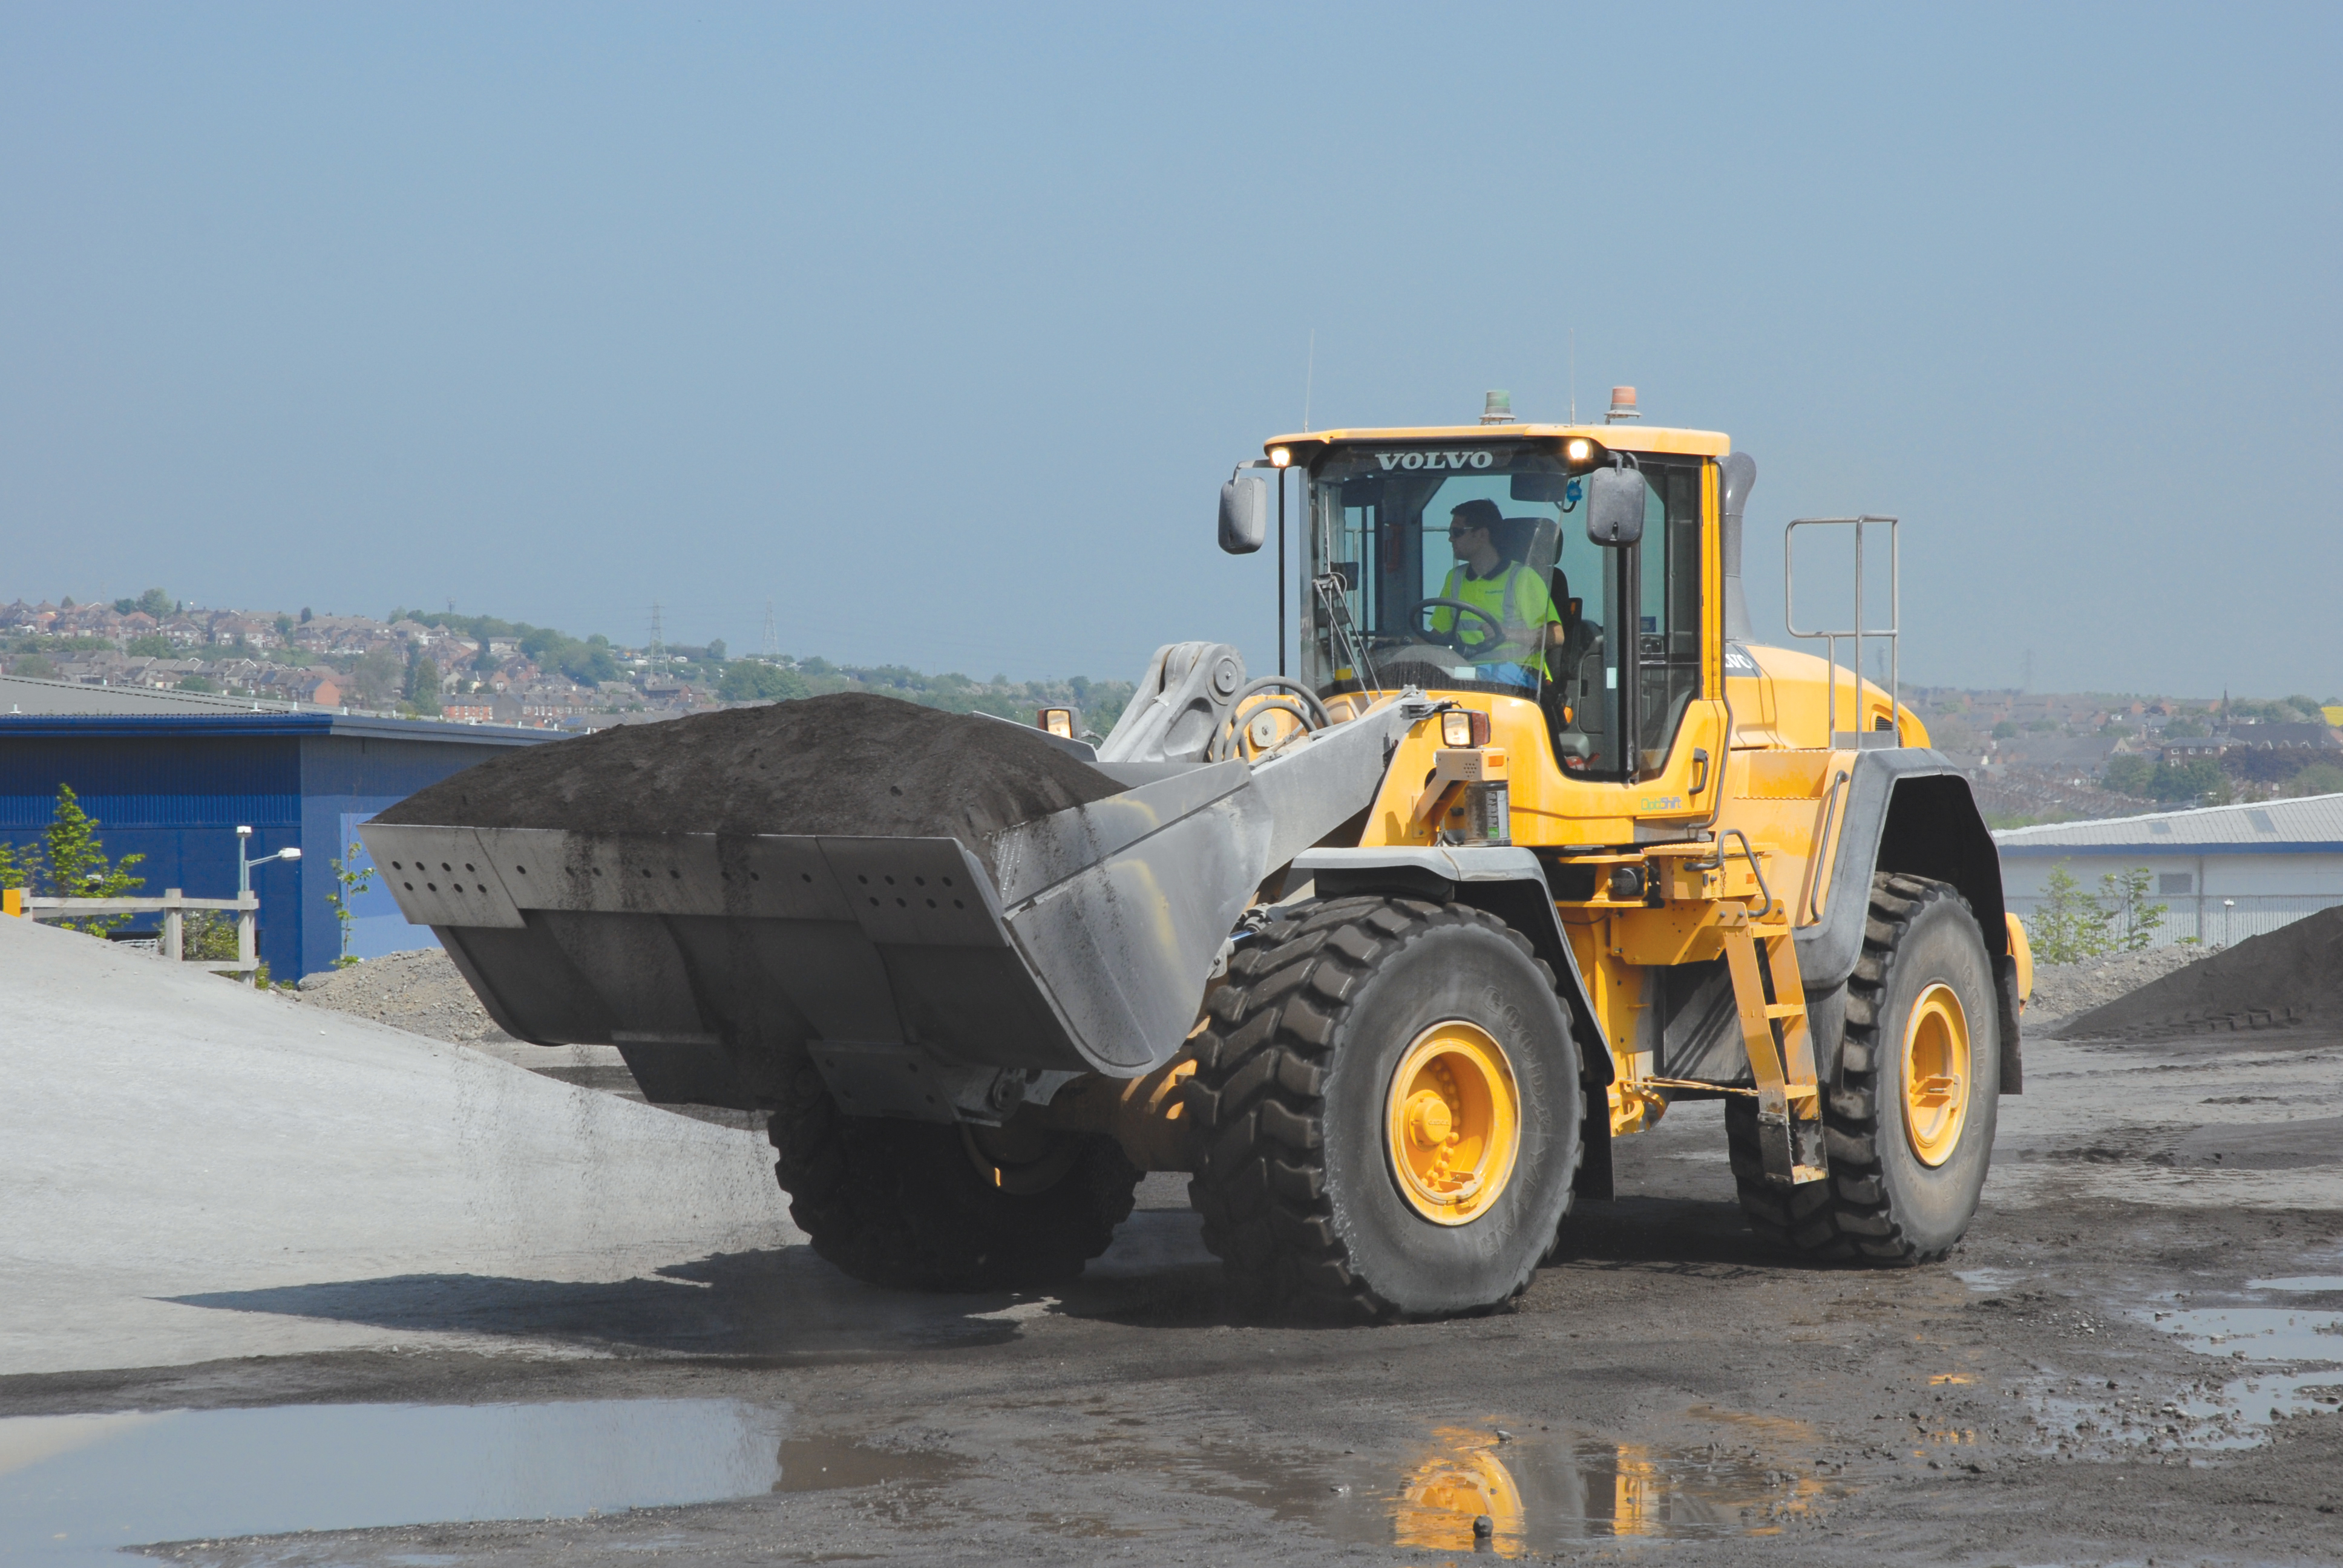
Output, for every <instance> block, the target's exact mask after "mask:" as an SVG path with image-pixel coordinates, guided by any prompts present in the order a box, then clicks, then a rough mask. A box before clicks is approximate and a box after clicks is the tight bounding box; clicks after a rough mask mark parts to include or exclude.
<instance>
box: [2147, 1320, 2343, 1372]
mask: <svg viewBox="0 0 2343 1568" xmlns="http://www.w3.org/2000/svg"><path fill="white" fill-rule="evenodd" d="M2141 1315H2143V1316H2145V1317H2147V1320H2148V1322H2152V1323H2154V1324H2155V1325H2156V1326H2157V1328H2159V1329H2162V1330H2163V1331H2164V1332H2167V1333H2169V1334H2177V1335H2178V1336H2179V1337H2180V1338H2181V1339H2182V1341H2184V1342H2186V1343H2187V1346H2188V1348H2189V1349H2190V1350H2192V1351H2195V1352H2197V1353H2198V1354H2199V1355H2208V1356H2227V1357H2229V1358H2231V1359H2232V1360H2236V1361H2249V1362H2343V1337H2338V1336H2343V1312H2300V1311H2290V1310H2288V1308H2285V1307H2187V1308H2180V1309H2176V1310H2173V1311H2167V1312H2152V1313H2143V1314H2141Z"/></svg>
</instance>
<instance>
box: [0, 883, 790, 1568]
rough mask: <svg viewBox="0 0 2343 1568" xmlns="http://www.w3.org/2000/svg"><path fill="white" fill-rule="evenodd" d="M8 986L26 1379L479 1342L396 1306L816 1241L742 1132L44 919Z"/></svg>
mask: <svg viewBox="0 0 2343 1568" xmlns="http://www.w3.org/2000/svg"><path fill="white" fill-rule="evenodd" d="M0 994H5V996H6V997H7V999H8V1002H7V1021H6V1024H5V1027H0V1086H5V1087H0V1376H6V1375H9V1374H12V1373H23V1372H56V1371H64V1370H67V1369H77V1368H96V1367H135V1366H164V1365H172V1364H180V1363H185V1362H200V1361H209V1360H213V1359H216V1358H219V1357H224V1356H245V1355H256V1354H275V1353H286V1352H309V1351H324V1350H341V1349H347V1348H353V1347H358V1346H369V1347H371V1346H380V1345H384V1344H387V1343H407V1344H412V1343H415V1342H418V1341H423V1342H439V1343H442V1344H459V1345H467V1346H469V1345H472V1344H474V1343H476V1341H475V1340H474V1339H473V1338H472V1337H471V1335H470V1334H469V1333H468V1332H458V1330H456V1329H455V1328H454V1327H453V1320H452V1319H451V1320H450V1326H449V1327H448V1328H447V1329H446V1330H429V1331H417V1329H415V1328H412V1327H407V1328H402V1329H399V1330H397V1331H393V1330H391V1329H389V1328H387V1327H384V1326H381V1325H382V1324H383V1323H384V1322H386V1321H387V1318H386V1316H385V1307H384V1303H385V1302H388V1301H390V1300H391V1299H392V1298H394V1297H397V1298H398V1299H400V1300H404V1299H406V1297H407V1296H412V1295H413V1294H414V1293H415V1292H417V1290H421V1291H424V1292H426V1293H429V1292H431V1291H438V1292H441V1293H443V1294H449V1295H451V1296H460V1295H462V1294H463V1293H464V1292H472V1293H473V1294H476V1295H477V1294H478V1293H480V1292H488V1294H489V1295H491V1296H494V1295H496V1294H497V1293H498V1292H508V1293H509V1292H540V1293H542V1292H548V1291H551V1290H557V1289H558V1288H559V1287H561V1286H562V1285H563V1283H564V1282H578V1283H587V1282H592V1283H594V1284H595V1285H597V1286H599V1285H600V1284H602V1283H603V1282H618V1281H627V1280H635V1279H639V1278H641V1277H642V1276H644V1275H645V1274H647V1273H649V1272H651V1271H656V1270H659V1269H662V1268H669V1267H673V1266H676V1265H679V1264H688V1263H690V1262H692V1261H696V1260H700V1259H705V1258H707V1257H709V1255H711V1254H715V1253H726V1252H731V1253H738V1252H744V1251H755V1250H759V1249H764V1248H770V1247H774V1246H778V1245H781V1244H783V1243H786V1242H791V1241H801V1240H802V1239H803V1238H802V1237H801V1236H800V1235H799V1233H798V1232H797V1231H795V1230H794V1229H793V1228H792V1227H791V1226H790V1225H789V1221H788V1218H787V1214H786V1211H785V1209H784V1207H783V1204H782V1201H781V1197H780V1194H779V1192H777V1191H775V1190H774V1187H773V1178H772V1171H771V1167H770V1164H769V1161H770V1159H771V1154H770V1151H769V1150H767V1149H766V1147H765V1145H764V1142H763V1141H762V1140H761V1139H759V1138H758V1137H756V1136H754V1135H753V1134H751V1133H748V1132H745V1131H741V1130H739V1129H737V1128H734V1129H727V1128H719V1127H713V1126H709V1125H708V1124H706V1123H704V1122H700V1121H692V1120H690V1119H689V1118H686V1117H681V1116H671V1115H669V1114H668V1113H666V1112H665V1111H658V1110H654V1109H653V1108H651V1107H649V1106H647V1105H641V1104H637V1103H634V1102H631V1101H626V1100H622V1099H619V1098H618V1096H616V1095H611V1094H603V1093H598V1092H595V1091H591V1090H588V1089H581V1088H578V1087H577V1086H575V1085H573V1084H568V1083H562V1082H558V1081H554V1080H552V1079H550V1078H547V1077H541V1076H539V1075H538V1074H536V1073H531V1072H525V1071H522V1070H519V1069H518V1068H516V1067H513V1066H511V1065H509V1064H508V1063H506V1062H504V1061H500V1060H497V1059H496V1058H495V1057H494V1056H491V1055H488V1054H487V1053H485V1052H483V1051H481V1050H472V1049H468V1048H465V1047H460V1046H455V1045H449V1044H446V1043H442V1042H441V1041H438V1040H426V1039H423V1038H421V1037H420V1036H417V1035H414V1034H407V1033H402V1032H401V1031H399V1030H394V1029H388V1028H386V1027H384V1026H383V1025H381V1024H379V1023H375V1022H370V1021H368V1020H364V1019H357V1018H347V1017H342V1016H338V1015H337V1014H335V1013H333V1012H331V1011H328V1010H326V1009H323V1008H317V1007H311V1006H308V1005H307V1004H305V1003H300V1002H296V1001H294V1000H290V999H289V998H287V997H286V996H284V995H283V994H282V993H276V992H256V991H254V990H249V989H247V988H246V987H242V986H233V985H223V984H221V983H220V981H219V980H216V979H215V978H214V977H212V976H211V975H209V974H206V973H204V972H203V971H201V970H196V969H194V968H192V967H189V968H182V967H181V966H179V965H176V964H169V963H164V962H159V961H157V960H155V959H152V958H147V957H143V956H140V955H137V954H134V953H125V952H117V951H116V950H114V949H113V947H112V945H111V944H109V943H106V942H102V941H94V940H91V939H90V938H88V937H85V936H82V935H79V934H77V933H75V932H71V931H60V930H50V929H48V928H45V927H43V926H38V925H35V923H34V922H32V921H30V920H5V919H0ZM417 1282H420V1283H419V1284H418V1283H417ZM400 1292H405V1295H404V1296H402V1295H401V1294H400ZM410 1315H411V1314H410ZM520 1340H521V1341H522V1342H525V1341H526V1336H520ZM499 1342H501V1343H503V1344H505V1345H507V1346H508V1347H509V1346H510V1345H511V1344H513V1343H514V1342H516V1340H515V1339H510V1338H506V1339H501V1340H500V1341H499ZM0 1554H5V1553H0Z"/></svg>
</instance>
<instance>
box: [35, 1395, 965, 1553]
mask: <svg viewBox="0 0 2343 1568" xmlns="http://www.w3.org/2000/svg"><path fill="white" fill-rule="evenodd" d="M788 1426H789V1415H788V1412H787V1411H786V1410H784V1409H779V1408H773V1407H767V1406H759V1405H752V1404H747V1403H744V1402H740V1401H738V1400H599V1401H575V1402H561V1403H549V1404H488V1405H383V1404H372V1405H287V1406H279V1407H275V1408H271V1409H265V1410H220V1411H172V1412H161V1413H156V1414H146V1413H140V1414H130V1415H68V1416H20V1417H10V1418H5V1419H0V1559H6V1560H8V1561H11V1562H15V1561H25V1562H31V1563H40V1564H43V1565H44V1568H46V1565H50V1564H61V1563H70V1562H75V1561H83V1562H98V1561H106V1562H112V1563H120V1561H121V1559H120V1558H118V1557H115V1556H113V1555H112V1553H113V1552H114V1551H115V1550H116V1549H117V1548H119V1547H122V1546H125V1545H132V1544H138V1543H147V1542H154V1541H187V1540H196V1539H215V1538H220V1537H233V1536H242V1535H261V1534H277V1533H284V1532H288V1531H297V1530H355V1529H364V1528H368V1527H373V1526H380V1525H391V1524H420V1523H449V1522H455V1521H462V1520H482V1519H540V1518H555V1517H559V1518H576V1517H578V1516H581V1515H585V1514H589V1513H605V1512H617V1511H620V1510H624V1509H628V1508H639V1507H654V1506H660V1505H666V1504H673V1503H706V1502H713V1501H715V1500H718V1499H720V1498H728V1497H742V1496H747V1495H750V1494H752V1493H761V1492H768V1491H779V1492H807V1491H817V1490H822V1489H826V1488H830V1487H848V1486H863V1485H869V1484H871V1483H876V1482H880V1481H890V1480H900V1479H920V1478H925V1477H928V1476H930V1475H931V1474H933V1473H940V1467H942V1466H946V1465H949V1464H950V1462H951V1461H950V1458H949V1457H948V1456H942V1455H933V1454H915V1453H896V1452H888V1451H884V1450H879V1449H872V1448H866V1447H863V1446H861V1445H860V1444H856V1443H852V1442H842V1441H838V1440H830V1439H817V1438H791V1437H788V1436H787V1435H786V1432H787V1428H788Z"/></svg>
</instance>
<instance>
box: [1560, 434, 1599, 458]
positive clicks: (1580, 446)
mask: <svg viewBox="0 0 2343 1568" xmlns="http://www.w3.org/2000/svg"><path fill="white" fill-rule="evenodd" d="M1564 453H1565V455H1566V456H1568V457H1569V458H1570V460H1571V461H1572V462H1574V463H1584V462H1585V461H1587V460H1588V459H1589V458H1591V457H1594V442H1592V441H1590V440H1588V439H1587V438H1586V437H1584V436H1581V437H1578V439H1576V440H1574V441H1573V442H1571V443H1570V445H1569V446H1568V447H1565V448H1564Z"/></svg>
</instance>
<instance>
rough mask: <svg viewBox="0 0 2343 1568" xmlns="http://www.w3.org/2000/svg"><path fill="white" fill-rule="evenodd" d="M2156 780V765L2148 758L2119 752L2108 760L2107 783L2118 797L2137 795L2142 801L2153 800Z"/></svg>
mask: <svg viewBox="0 0 2343 1568" xmlns="http://www.w3.org/2000/svg"><path fill="white" fill-rule="evenodd" d="M2155 779H2156V763H2155V762H2154V761H2153V760H2152V759H2148V758H2146V757H2142V756H2139V755H2137V753H2133V752H2119V753H2117V755H2115V756H2113V757H2110V758H2108V759H2107V774H2106V776H2105V782H2106V784H2107V788H2108V789H2112V790H2114V791H2115V792H2116V793H2117V794H2118V795H2137V796H2138V797H2139V798H2141V799H2155V796H2154V793H2153V789H2152V786H2153V785H2154V782H2155Z"/></svg>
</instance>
